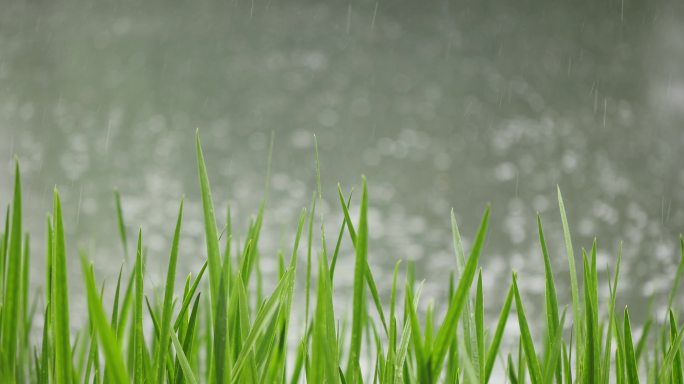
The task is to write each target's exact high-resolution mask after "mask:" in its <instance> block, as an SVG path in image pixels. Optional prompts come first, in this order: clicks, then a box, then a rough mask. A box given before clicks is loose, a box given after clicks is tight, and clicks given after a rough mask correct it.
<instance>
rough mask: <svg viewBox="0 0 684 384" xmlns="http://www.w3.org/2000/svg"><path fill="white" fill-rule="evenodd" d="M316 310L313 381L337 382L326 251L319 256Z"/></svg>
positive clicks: (332, 313) (336, 350) (335, 349)
mask: <svg viewBox="0 0 684 384" xmlns="http://www.w3.org/2000/svg"><path fill="white" fill-rule="evenodd" d="M318 264H319V268H318V287H317V297H316V310H315V314H314V319H313V321H314V327H313V341H312V344H313V346H312V359H311V362H312V367H313V368H314V369H313V370H312V372H311V373H312V375H311V377H312V380H311V382H312V383H324V382H327V383H337V382H339V374H338V369H339V368H338V349H337V336H336V334H335V314H334V310H333V293H332V286H331V283H330V271H329V270H328V261H327V258H326V257H325V252H322V254H321V256H320V258H319V263H318Z"/></svg>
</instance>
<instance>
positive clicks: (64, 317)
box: [52, 189, 99, 384]
mask: <svg viewBox="0 0 684 384" xmlns="http://www.w3.org/2000/svg"><path fill="white" fill-rule="evenodd" d="M54 222H55V234H54V241H53V254H54V263H53V264H52V282H53V289H52V292H53V295H52V303H53V307H52V308H53V316H54V322H55V323H54V328H53V329H54V332H53V339H54V343H55V378H56V381H57V382H58V383H65V384H66V383H71V364H72V362H71V342H70V337H69V326H70V323H69V291H68V285H67V263H66V257H67V256H66V245H65V240H64V223H63V220H62V204H61V202H60V199H59V192H58V191H57V189H55V190H54ZM95 294H96V295H97V291H95ZM98 300H99V296H98Z"/></svg>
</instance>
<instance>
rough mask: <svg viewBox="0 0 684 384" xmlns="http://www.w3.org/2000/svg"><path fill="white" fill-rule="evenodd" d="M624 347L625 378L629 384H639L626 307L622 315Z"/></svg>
mask: <svg viewBox="0 0 684 384" xmlns="http://www.w3.org/2000/svg"><path fill="white" fill-rule="evenodd" d="M623 327H624V330H623V333H624V345H625V347H624V349H625V352H626V356H625V360H626V361H625V364H626V366H627V379H628V382H629V384H639V372H638V366H637V361H636V358H635V356H634V344H633V343H632V327H631V325H630V321H629V312H628V311H627V307H625V317H624V325H623Z"/></svg>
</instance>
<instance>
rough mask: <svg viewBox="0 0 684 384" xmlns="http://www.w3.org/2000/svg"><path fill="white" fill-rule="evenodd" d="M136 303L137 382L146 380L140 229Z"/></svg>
mask: <svg viewBox="0 0 684 384" xmlns="http://www.w3.org/2000/svg"><path fill="white" fill-rule="evenodd" d="M134 273H135V305H134V306H133V316H134V321H133V330H134V331H133V348H134V352H133V380H135V382H136V383H139V382H142V381H144V380H145V376H144V375H143V348H144V347H143V346H144V344H145V339H144V336H143V262H142V230H139V231H138V245H137V252H136V256H135V271H134Z"/></svg>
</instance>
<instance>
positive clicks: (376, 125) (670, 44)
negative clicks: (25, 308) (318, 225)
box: [0, 0, 684, 317]
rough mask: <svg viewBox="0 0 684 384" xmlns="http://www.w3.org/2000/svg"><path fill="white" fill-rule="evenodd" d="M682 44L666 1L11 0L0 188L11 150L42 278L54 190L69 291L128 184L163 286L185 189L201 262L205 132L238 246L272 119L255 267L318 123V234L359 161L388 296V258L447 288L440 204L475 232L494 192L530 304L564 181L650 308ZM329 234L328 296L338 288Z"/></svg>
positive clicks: (308, 159)
mask: <svg viewBox="0 0 684 384" xmlns="http://www.w3.org/2000/svg"><path fill="white" fill-rule="evenodd" d="M682 36H684V17H682V7H681V5H677V2H672V3H667V2H645V1H644V2H641V1H623V2H620V1H608V2H600V4H598V3H597V2H589V1H587V2H582V1H580V2H577V1H574V2H570V1H548V2H544V1H522V2H520V1H518V2H506V1H484V2H482V1H456V0H454V1H442V0H440V1H375V0H366V1H363V0H361V1H358V0H355V1H350V2H336V1H311V2H306V1H287V2H282V1H270V0H269V1H257V0H255V1H252V2H250V1H224V2H214V1H210V0H204V1H202V0H200V1H194V2H183V1H176V2H161V1H158V2H156V1H146V2H143V3H137V2H127V1H83V2H81V1H73V2H72V1H56V2H48V1H26V2H24V1H20V2H11V3H10V2H3V5H2V12H0V163H1V164H2V166H1V167H0V180H2V182H0V203H2V204H6V203H7V202H8V201H9V198H10V197H11V184H10V181H11V177H12V158H13V156H14V155H15V154H16V155H17V156H18V157H19V158H20V160H21V162H22V169H23V174H24V189H25V218H26V226H27V229H28V230H30V232H31V233H32V234H33V236H34V237H33V242H32V244H33V245H34V250H35V252H34V256H33V257H34V260H36V263H35V265H36V269H35V271H36V273H34V275H33V279H34V285H35V286H36V287H40V286H42V282H41V280H40V279H41V278H40V277H41V276H42V274H41V273H40V271H42V268H43V267H42V263H41V262H40V259H41V258H42V236H43V235H44V228H43V226H44V214H45V212H47V211H49V210H50V209H51V203H52V201H51V199H52V196H51V194H52V188H53V186H54V185H58V186H59V188H60V190H61V192H62V197H63V200H64V201H63V205H64V207H65V211H66V217H65V220H66V228H67V231H68V235H69V241H68V249H69V252H70V255H71V261H70V268H71V270H72V275H73V277H72V290H74V291H78V290H81V289H82V288H81V283H80V275H81V274H80V270H79V267H78V262H77V247H78V245H79V244H80V245H81V246H82V247H84V248H85V249H87V250H88V251H89V254H90V257H92V258H93V259H94V260H95V261H96V268H97V269H98V273H99V274H100V276H106V277H108V278H109V279H110V280H111V279H113V278H114V277H115V274H116V272H117V271H118V269H119V267H120V265H121V263H122V262H123V257H122V253H121V249H120V246H119V243H118V235H117V232H116V231H117V229H116V221H115V218H114V207H113V197H112V188H113V187H118V188H119V189H120V190H121V193H122V196H123V203H124V211H125V215H126V219H127V223H128V230H129V232H128V235H129V239H133V238H134V234H135V230H136V229H137V227H138V226H139V225H141V226H142V228H143V231H144V235H145V239H146V245H147V246H148V248H149V255H150V274H149V277H148V279H149V280H150V282H151V283H152V284H155V283H159V282H160V281H161V276H163V274H164V273H165V265H166V258H167V257H168V256H167V255H168V248H169V237H170V235H171V233H172V230H173V228H172V226H173V218H174V215H175V214H176V210H177V205H178V202H179V199H180V198H181V196H182V195H183V194H185V196H186V207H187V210H186V216H185V219H184V229H183V234H184V238H183V240H182V247H183V250H184V252H183V254H182V257H181V259H180V260H181V261H180V262H181V263H182V265H181V266H180V269H179V272H181V273H187V272H189V271H196V270H197V269H198V267H199V266H200V265H201V263H202V261H203V258H204V249H203V241H204V240H203V236H202V233H203V227H202V226H203V224H202V216H201V205H200V201H199V191H198V189H199V188H198V186H197V175H196V165H195V150H194V132H195V129H196V128H199V130H200V132H201V135H202V138H203V143H204V150H205V155H206V158H207V163H208V167H209V172H210V177H211V182H212V185H213V191H214V197H215V200H216V202H217V211H218V212H220V213H221V214H220V218H219V225H220V226H221V227H222V226H223V224H224V223H225V219H224V218H223V217H224V215H223V212H225V211H226V207H227V205H228V203H230V205H231V208H232V212H233V223H234V224H233V226H234V227H235V228H236V231H237V233H236V234H235V236H236V238H237V240H238V241H239V238H240V236H241V235H244V233H245V230H246V227H247V223H248V220H249V217H250V215H251V214H253V213H255V212H256V210H257V208H258V204H259V201H260V199H261V197H262V196H263V193H264V187H263V186H264V178H265V174H266V168H267V155H268V146H269V138H270V135H271V132H274V134H275V148H274V152H273V162H272V177H271V180H270V183H271V184H270V185H271V190H270V199H269V203H268V209H267V211H266V218H265V224H264V235H263V236H262V243H261V244H260V247H261V253H262V255H263V256H262V262H263V263H264V268H265V272H266V273H267V274H269V273H273V272H274V271H275V270H276V268H277V263H276V259H275V256H274V255H275V250H276V249H277V248H279V247H283V248H285V249H286V250H287V252H290V251H289V250H290V249H291V243H292V237H293V232H294V229H295V227H296V221H297V215H298V213H299V211H300V209H301V208H302V207H304V206H308V205H309V204H310V201H311V193H312V192H313V191H314V190H315V188H316V181H315V180H316V179H315V165H314V153H313V142H314V141H313V140H314V139H313V136H314V134H315V135H316V138H317V140H318V143H319V149H320V158H321V174H322V179H323V180H322V181H323V197H324V201H323V203H322V204H321V205H319V207H318V212H319V215H318V216H319V220H320V218H321V217H322V218H323V220H324V221H325V223H326V229H327V232H328V238H329V239H331V238H334V236H335V235H336V234H337V231H338V228H339V223H340V214H339V209H338V207H339V203H338V201H337V195H336V188H337V182H338V181H339V182H340V183H341V186H342V189H343V191H345V193H347V192H348V191H349V189H350V188H351V187H356V189H357V191H358V189H359V186H360V175H361V174H365V175H367V177H368V181H369V186H370V198H371V210H370V212H369V214H370V231H371V243H370V249H371V256H370V262H371V264H372V266H374V269H375V272H376V274H377V275H378V277H376V279H377V280H378V281H379V284H380V285H381V288H382V289H383V290H385V291H386V289H387V288H388V287H389V285H390V276H391V272H392V267H393V265H394V263H395V262H396V261H397V260H399V259H403V260H415V261H416V267H417V275H418V277H419V278H426V279H427V282H426V290H427V292H428V293H429V295H436V296H438V297H439V296H440V295H442V294H443V292H444V290H445V289H446V281H447V280H446V279H447V278H448V273H449V271H450V270H453V269H454V266H455V262H454V260H455V259H454V256H453V252H452V248H451V238H450V236H451V235H450V227H449V210H450V208H451V207H453V208H454V210H455V213H456V215H457V217H458V219H459V222H460V224H461V231H462V233H463V234H464V237H465V239H466V245H468V244H469V241H468V240H469V239H471V238H472V236H473V234H474V231H475V229H476V227H477V224H478V222H479V217H480V215H481V213H482V211H483V209H484V206H485V204H486V203H487V202H491V203H492V207H493V214H492V220H491V230H490V233H489V240H488V242H487V245H486V248H485V254H484V256H483V258H482V263H483V265H484V268H485V274H484V276H485V280H484V282H485V290H486V291H487V290H488V291H489V292H496V291H499V292H503V290H504V289H506V288H507V285H508V284H509V281H510V277H509V273H510V270H511V269H516V270H518V271H519V273H520V280H521V281H522V282H524V283H523V284H522V286H523V288H524V290H525V291H526V294H527V295H528V296H529V297H535V296H536V297H541V295H542V294H543V272H542V271H543V270H542V268H543V264H542V263H541V255H540V251H539V244H538V240H537V236H536V226H535V213H536V212H539V213H540V214H541V217H542V219H543V220H544V223H545V224H546V226H547V232H548V233H547V236H548V238H549V241H550V245H551V249H552V257H553V262H554V267H555V272H556V273H557V275H558V279H559V281H561V282H563V281H567V277H566V276H567V263H566V261H565V260H566V258H565V253H564V250H563V246H562V240H561V233H560V219H559V216H558V210H557V204H556V202H555V199H556V195H555V193H556V185H557V184H558V185H560V186H561V188H562V191H563V193H564V196H565V199H566V205H567V207H568V211H569V219H570V222H571V226H572V228H573V229H574V236H575V237H574V240H575V248H576V251H577V253H578V255H579V251H580V249H581V248H580V247H581V246H584V247H586V248H589V247H591V242H592V239H593V237H594V236H597V237H598V247H599V259H598V260H599V263H598V264H599V268H601V271H603V272H605V271H606V269H605V266H606V265H608V264H609V263H610V264H611V265H612V263H613V261H614V258H615V255H616V252H617V248H618V242H619V241H624V253H625V261H624V263H623V270H622V276H623V277H625V278H624V279H623V280H622V282H621V284H622V285H621V291H620V295H621V297H622V300H623V301H624V302H625V303H627V302H628V303H629V304H630V305H634V306H638V307H642V308H644V307H645V306H646V305H647V302H648V298H649V297H650V295H652V294H653V293H655V292H662V291H664V290H666V289H667V288H668V286H669V284H670V281H671V280H672V277H673V273H674V266H675V265H676V262H677V260H678V234H679V232H681V231H682V226H683V223H684V192H683V190H684V168H683V167H682V164H683V160H684V151H682V148H683V147H684V125H683V124H684V39H682ZM356 197H358V193H357V194H356ZM353 206H354V209H353V213H356V212H358V210H357V208H356V207H357V206H358V203H357V201H356V200H355V202H354V203H353ZM332 241H333V240H328V243H331V242H332ZM130 247H131V248H132V247H133V244H131V245H130ZM343 249H344V255H343V256H342V257H343V260H342V261H341V265H340V267H339V270H340V271H341V273H339V274H338V276H340V279H341V280H340V281H339V282H337V287H336V289H337V290H338V292H339V291H341V292H344V290H345V289H346V288H347V287H349V286H350V285H351V278H350V275H351V273H352V263H351V258H352V257H353V255H352V253H351V250H350V247H349V245H348V241H346V243H345V246H344V248H343ZM579 265H581V264H579ZM180 276H181V275H179V279H180ZM563 288H564V287H563ZM560 294H561V299H562V301H564V302H567V303H569V299H568V292H567V291H566V290H563V289H561V291H560ZM501 299H502V298H499V297H498V296H497V295H493V296H492V299H491V300H490V301H489V302H488V303H487V307H488V309H490V310H495V309H496V308H498V306H499V305H500V302H499V300H501ZM538 303H539V304H540V305H538V306H537V307H536V310H539V309H541V308H542V307H541V301H538ZM619 304H624V303H619ZM76 305H78V304H76ZM531 305H532V304H531ZM531 310H535V309H534V306H533V307H532V309H531ZM634 313H636V314H637V317H638V316H639V315H638V313H639V311H636V310H635V311H634Z"/></svg>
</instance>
